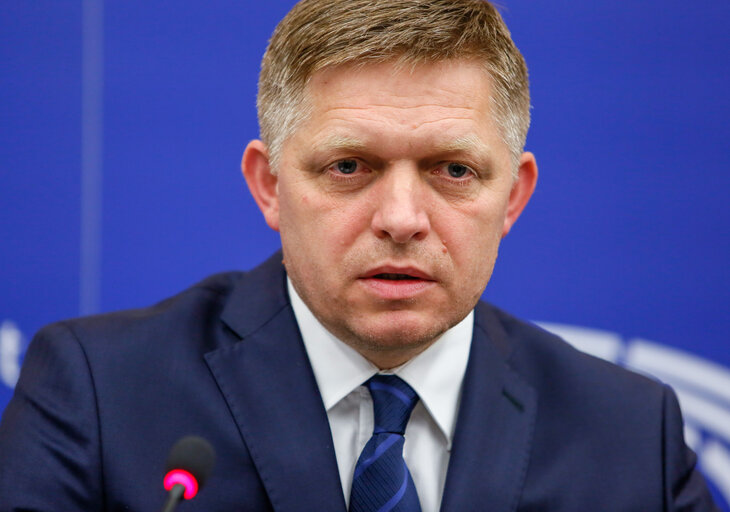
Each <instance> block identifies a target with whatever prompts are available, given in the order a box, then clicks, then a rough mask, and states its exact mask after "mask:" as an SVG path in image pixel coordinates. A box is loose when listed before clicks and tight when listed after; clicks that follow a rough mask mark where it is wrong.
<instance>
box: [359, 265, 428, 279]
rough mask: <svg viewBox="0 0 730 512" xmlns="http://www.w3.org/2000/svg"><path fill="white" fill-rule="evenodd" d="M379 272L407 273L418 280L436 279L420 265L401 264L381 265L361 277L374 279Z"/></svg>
mask: <svg viewBox="0 0 730 512" xmlns="http://www.w3.org/2000/svg"><path fill="white" fill-rule="evenodd" d="M378 274H405V275H409V276H411V277H413V278H415V279H418V280H424V281H434V278H433V277H432V276H431V275H430V274H429V273H428V272H425V271H423V270H421V269H420V268H418V267H413V266H400V265H381V266H379V267H375V268H372V269H370V270H368V271H367V272H365V273H364V274H363V275H362V276H360V279H373V278H375V276H377V275H378ZM396 282H398V281H396Z"/></svg>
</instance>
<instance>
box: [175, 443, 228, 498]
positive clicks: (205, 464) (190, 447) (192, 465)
mask: <svg viewBox="0 0 730 512" xmlns="http://www.w3.org/2000/svg"><path fill="white" fill-rule="evenodd" d="M214 463H215V450H213V446H211V444H210V443H209V442H208V441H206V440H205V439H203V438H202V437H197V436H188V437H183V438H182V439H180V440H179V441H178V442H177V443H175V445H174V446H173V447H172V449H171V450H170V455H168V457H167V464H166V465H165V481H164V484H165V489H166V490H168V491H169V490H170V489H172V487H173V486H174V485H175V484H182V485H183V486H184V487H185V495H184V496H185V499H186V500H189V499H191V498H193V497H194V496H195V495H196V494H197V493H198V490H199V489H200V488H201V487H203V485H204V484H205V481H206V480H207V478H208V475H210V472H211V470H212V469H213V464H214Z"/></svg>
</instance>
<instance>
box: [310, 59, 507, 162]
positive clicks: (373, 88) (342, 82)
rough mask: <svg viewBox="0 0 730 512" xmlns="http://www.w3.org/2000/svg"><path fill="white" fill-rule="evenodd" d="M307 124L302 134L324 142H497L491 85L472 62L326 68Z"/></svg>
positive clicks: (314, 83)
mask: <svg viewBox="0 0 730 512" xmlns="http://www.w3.org/2000/svg"><path fill="white" fill-rule="evenodd" d="M305 101H306V104H307V106H308V110H309V115H308V120H307V121H306V122H305V123H304V125H303V126H302V127H301V129H300V130H298V131H299V134H298V135H300V136H302V137H304V138H306V139H307V140H308V141H309V142H314V143H317V142H322V140H323V139H341V140H342V139H352V138H356V139H357V140H359V141H362V142H363V143H368V142H369V141H375V142H377V144H378V145H379V147H382V148H383V149H385V146H387V145H388V144H397V145H398V146H399V147H402V146H403V145H404V144H411V145H413V144H425V145H429V144H435V143H436V142H439V143H440V144H443V143H444V142H445V141H446V142H448V141H449V140H454V141H457V140H460V141H464V140H475V139H480V140H482V142H483V143H484V144H485V145H490V146H496V145H497V144H498V141H499V137H498V133H497V128H496V123H495V122H494V118H493V116H492V109H491V106H492V101H491V80H490V78H489V75H488V73H487V72H486V70H485V69H484V67H483V66H482V65H480V64H478V63H476V62H473V61H468V60H451V61H440V62H434V63H425V64H418V65H415V66H408V65H406V66H399V65H397V64H396V63H394V62H386V63H379V64H367V65H360V66H356V65H345V66H338V67H333V68H328V69H325V70H321V71H319V72H317V73H316V74H315V75H313V76H312V78H311V80H310V82H309V84H308V86H307V89H306V100H305Z"/></svg>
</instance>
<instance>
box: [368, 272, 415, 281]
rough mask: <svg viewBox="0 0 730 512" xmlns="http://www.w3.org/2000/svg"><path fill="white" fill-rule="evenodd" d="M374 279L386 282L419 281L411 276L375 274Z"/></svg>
mask: <svg viewBox="0 0 730 512" xmlns="http://www.w3.org/2000/svg"><path fill="white" fill-rule="evenodd" d="M373 278H374V279H385V280H386V281H420V280H421V278H420V277H416V276H412V275H410V274H390V273H388V274H386V273H383V274H375V275H374V276H373Z"/></svg>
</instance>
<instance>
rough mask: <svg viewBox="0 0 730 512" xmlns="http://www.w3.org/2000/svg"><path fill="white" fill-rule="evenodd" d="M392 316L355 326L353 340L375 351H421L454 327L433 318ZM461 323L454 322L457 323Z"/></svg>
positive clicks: (352, 332)
mask: <svg viewBox="0 0 730 512" xmlns="http://www.w3.org/2000/svg"><path fill="white" fill-rule="evenodd" d="M400 316H401V318H389V319H385V320H381V321H379V322H377V323H374V324H371V325H358V326H352V329H350V333H351V334H352V336H353V338H355V339H354V340H353V342H354V343H355V344H356V345H359V346H362V347H363V348H367V349H369V350H373V351H389V350H399V349H400V350H417V349H419V348H421V349H423V348H425V347H427V346H429V345H430V344H431V343H433V341H434V340H435V339H436V338H438V337H439V336H440V335H441V334H443V333H444V332H445V331H446V330H448V329H449V327H451V325H449V323H448V322H446V321H444V322H443V323H434V320H433V318H412V317H410V318H409V317H406V318H402V316H403V315H400ZM456 323H457V322H454V324H456Z"/></svg>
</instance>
